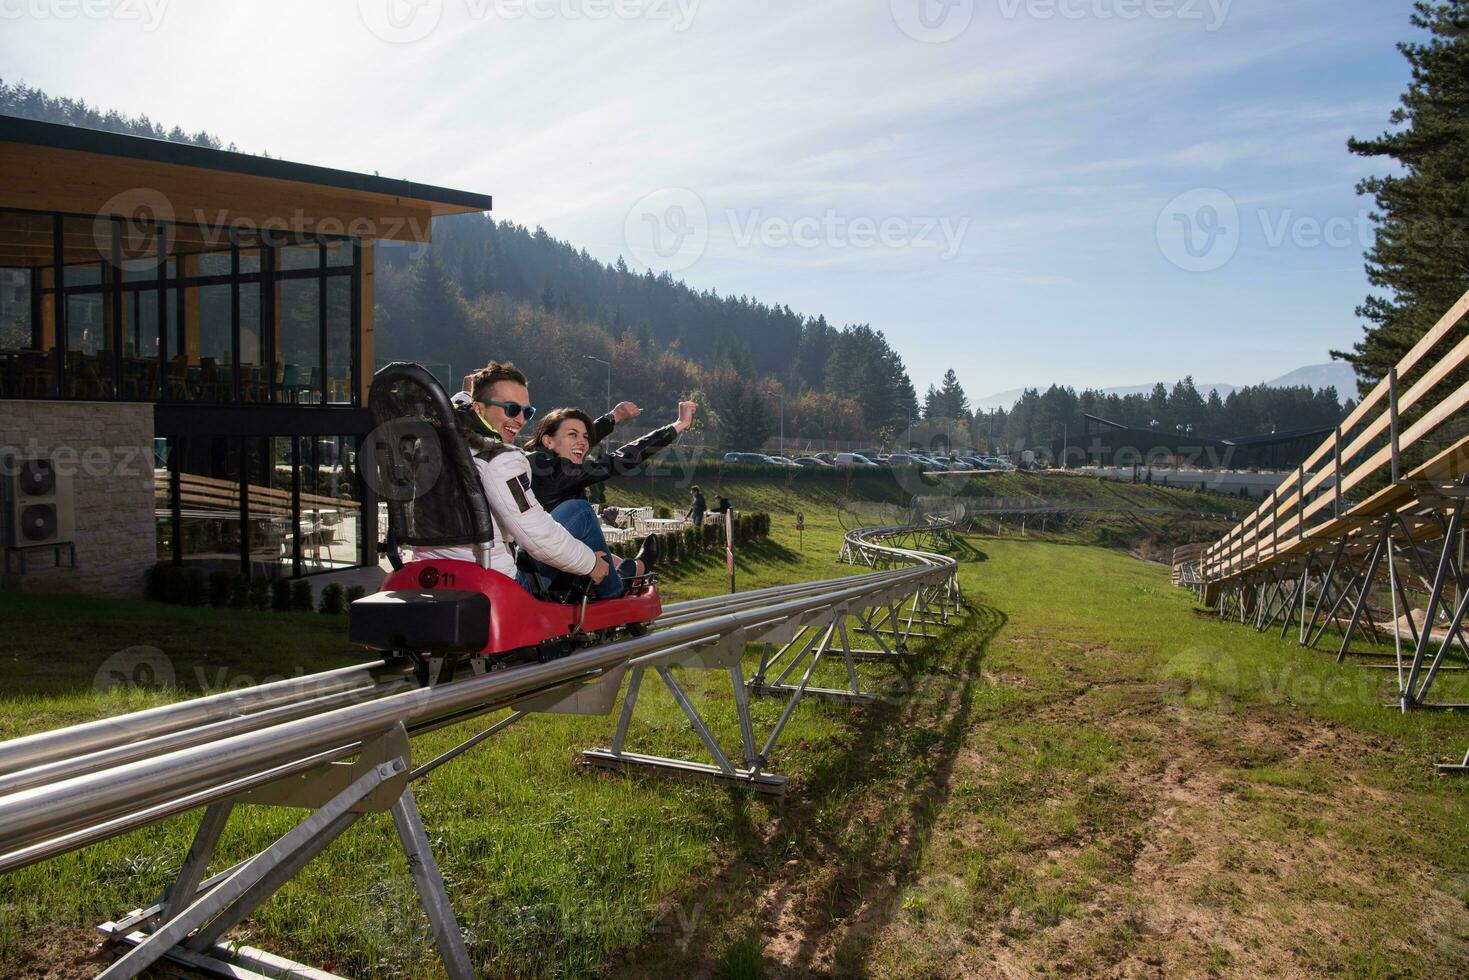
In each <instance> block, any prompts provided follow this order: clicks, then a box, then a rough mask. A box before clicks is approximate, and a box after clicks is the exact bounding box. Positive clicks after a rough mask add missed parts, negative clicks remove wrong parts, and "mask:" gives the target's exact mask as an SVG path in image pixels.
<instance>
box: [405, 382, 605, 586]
mask: <svg viewBox="0 0 1469 980" xmlns="http://www.w3.org/2000/svg"><path fill="white" fill-rule="evenodd" d="M467 380H468V381H469V385H470V390H469V391H468V392H467V393H461V394H459V395H455V396H454V403H455V405H456V406H457V407H458V410H459V416H460V420H461V422H462V423H463V424H464V427H465V431H466V433H467V435H468V440H469V447H470V450H471V451H472V452H473V453H474V465H475V469H476V470H477V471H478V473H479V478H480V484H481V486H483V487H484V491H485V499H486V500H487V501H488V502H489V505H490V514H491V516H492V518H493V520H494V524H495V542H494V546H493V548H492V550H491V553H490V567H491V568H492V569H494V570H495V571H497V572H500V573H501V574H503V575H508V576H510V577H511V578H517V579H520V580H521V584H522V585H525V584H527V583H526V581H525V579H524V578H523V577H522V576H520V575H519V574H518V569H517V568H516V564H515V556H514V553H513V552H512V551H511V545H512V544H515V543H518V544H519V545H520V546H521V547H522V548H524V549H525V550H526V551H527V552H529V553H530V555H531V557H532V558H535V559H536V560H537V561H540V562H543V563H545V564H546V565H548V566H550V567H551V568H554V569H557V570H560V571H563V572H568V573H570V574H572V575H586V576H588V577H589V578H590V579H591V580H592V583H593V584H594V585H595V586H596V588H597V595H598V596H599V597H600V598H612V597H614V596H617V595H621V594H622V592H623V589H624V586H623V581H622V575H620V574H618V572H617V571H616V570H614V568H613V566H612V564H611V559H610V558H608V556H607V554H606V542H605V541H597V540H596V538H599V537H600V528H598V529H597V533H596V534H595V535H593V534H586V535H583V537H584V538H587V539H591V540H578V538H577V537H576V536H573V534H572V533H571V532H570V531H568V530H567V529H566V528H565V527H562V526H561V525H560V524H558V523H556V521H554V520H552V518H551V515H550V514H548V513H546V511H545V509H544V508H542V507H541V505H540V504H539V503H538V502H537V501H536V498H535V494H534V493H532V492H531V481H530V463H529V461H528V460H527V459H526V457H525V453H523V452H522V451H521V450H519V449H518V448H516V446H515V444H514V441H515V437H516V436H517V435H519V433H520V430H521V429H522V428H523V427H524V426H525V423H526V422H528V421H529V420H530V419H531V418H533V417H534V416H535V407H534V406H533V405H531V402H530V389H529V387H528V385H527V381H526V377H525V375H524V374H523V373H522V372H521V371H520V370H519V369H518V368H517V367H515V365H513V364H499V363H496V362H494V361H491V362H490V363H489V364H488V365H486V366H485V367H484V368H482V369H480V370H479V371H476V372H475V373H474V374H473V375H471V376H470V378H469V379H467ZM465 394H468V398H466V397H464V395H465ZM590 509H591V508H590V505H588V510H590ZM594 545H595V547H594ZM414 558H416V559H432V558H440V559H461V560H471V561H472V560H473V557H472V554H471V552H470V549H468V548H442V549H437V550H425V551H418V552H415V554H414ZM625 564H626V563H625ZM626 570H627V569H626V568H625V569H624V571H626Z"/></svg>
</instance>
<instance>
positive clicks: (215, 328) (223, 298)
mask: <svg viewBox="0 0 1469 980" xmlns="http://www.w3.org/2000/svg"><path fill="white" fill-rule="evenodd" d="M194 291H195V290H187V291H186V292H185V295H186V297H187V295H188V293H189V292H194ZM197 292H198V300H197V305H192V304H190V303H189V302H188V301H187V300H186V301H185V304H184V309H185V312H186V314H194V315H197V317H198V329H197V332H196V331H194V330H192V329H191V330H187V331H186V333H188V334H189V335H190V336H191V337H197V350H196V351H190V352H189V396H190V397H191V398H194V399H197V400H200V401H210V402H222V401H232V400H233V399H234V372H233V365H234V360H235V345H234V340H233V338H232V336H231V334H232V332H233V331H232V323H231V318H232V314H231V302H232V301H231V291H230V287H229V286H203V287H201V288H199V289H198V290H197Z"/></svg>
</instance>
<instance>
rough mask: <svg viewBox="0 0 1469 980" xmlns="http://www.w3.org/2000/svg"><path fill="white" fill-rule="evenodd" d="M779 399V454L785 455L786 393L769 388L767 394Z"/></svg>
mask: <svg viewBox="0 0 1469 980" xmlns="http://www.w3.org/2000/svg"><path fill="white" fill-rule="evenodd" d="M768 393H769V394H772V395H774V396H775V397H777V398H779V399H780V454H781V455H782V456H784V455H785V454H786V393H785V392H784V391H780V390H777V389H775V388H771V389H770V391H769V392H768Z"/></svg>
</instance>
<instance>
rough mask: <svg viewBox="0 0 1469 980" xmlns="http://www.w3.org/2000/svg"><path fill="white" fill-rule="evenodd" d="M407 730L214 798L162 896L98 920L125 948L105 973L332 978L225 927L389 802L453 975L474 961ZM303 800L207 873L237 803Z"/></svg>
mask: <svg viewBox="0 0 1469 980" xmlns="http://www.w3.org/2000/svg"><path fill="white" fill-rule="evenodd" d="M407 744H408V737H407V733H406V731H405V730H404V729H403V727H402V725H401V724H400V725H398V726H395V727H394V728H393V729H391V730H389V731H388V732H387V733H386V734H385V735H384V736H382V737H381V738H379V739H375V740H371V741H369V742H368V743H366V744H365V745H364V746H363V749H362V752H361V754H360V757H359V759H358V761H357V762H355V763H330V764H327V765H325V766H323V767H322V768H321V769H320V770H317V771H314V772H313V773H311V774H309V775H308V776H306V777H304V778H288V779H286V780H283V781H282V782H281V783H278V784H271V785H269V786H266V787H262V788H261V789H260V790H255V791H252V792H251V793H247V794H245V795H244V796H242V797H239V798H236V799H234V800H227V801H224V802H221V803H216V804H212V805H210V806H209V807H208V808H207V809H206V810H205V812H204V816H203V818H202V819H201V820H200V823H199V828H198V830H197V831H196V833H195V835H194V841H193V844H192V845H191V846H190V848H189V853H188V856H187V857H186V858H185V860H184V863H183V865H182V867H181V868H180V870H179V874H178V876H177V878H176V879H175V881H174V883H173V884H172V885H171V886H170V887H169V888H168V890H167V891H166V892H165V893H164V895H163V896H161V897H160V899H159V901H158V902H156V903H155V904H154V905H153V906H152V907H150V908H148V909H140V910H137V911H135V912H133V913H132V914H130V915H129V916H127V917H126V918H124V919H122V920H120V921H116V922H107V923H103V924H102V925H101V926H99V927H98V928H99V930H100V931H101V932H102V933H103V934H104V935H106V936H107V937H109V938H110V939H111V940H112V941H113V942H115V943H118V944H121V945H122V946H124V947H126V952H125V953H124V954H123V955H122V957H121V958H119V959H118V960H117V961H116V962H114V963H113V964H112V965H111V966H109V967H107V968H106V969H105V970H103V971H102V972H101V973H100V974H99V975H98V977H99V980H126V978H131V977H136V976H138V975H139V974H140V973H142V972H143V971H144V970H147V969H149V968H150V967H152V966H154V965H155V964H157V963H159V962H160V961H161V960H163V959H165V958H166V959H168V960H170V961H173V962H175V963H178V964H182V965H185V966H187V967H189V968H191V969H193V970H195V971H198V972H201V973H213V974H217V975H221V976H228V977H234V978H240V980H251V978H257V977H259V978H263V977H276V976H299V977H308V978H317V980H322V978H330V977H331V974H328V973H326V972H324V971H321V970H314V969H312V968H310V967H307V966H305V965H303V964H300V963H295V962H292V961H290V960H287V959H284V958H283V957H279V956H275V955H273V954H270V953H267V952H264V951H262V950H256V949H251V948H249V947H240V946H238V945H237V944H234V943H230V942H227V941H226V940H225V936H226V934H227V933H228V932H229V931H230V930H231V929H233V928H234V927H235V926H237V925H238V924H239V923H240V922H241V921H243V920H244V919H245V918H246V917H247V916H249V915H250V914H251V913H252V912H253V911H254V910H255V909H257V908H259V907H260V905H261V904H262V903H264V902H265V901H267V900H268V899H269V898H270V897H271V896H272V895H274V894H275V893H276V892H277V891H279V890H280V888H281V887H282V886H284V885H285V884H286V883H287V882H288V881H290V880H291V879H292V878H294V877H295V876H296V875H297V874H299V873H300V871H301V870H302V869H303V868H305V867H306V865H307V864H309V863H310V862H311V861H312V860H313V859H314V858H316V857H317V856H318V855H319V854H321V853H322V852H323V851H324V850H325V849H326V848H327V847H329V846H330V845H331V844H332V842H333V841H335V840H336V839H337V838H338V837H340V836H341V835H342V834H343V833H344V832H345V831H346V830H347V829H348V828H349V827H351V826H352V825H353V824H355V823H356V822H357V821H358V820H360V819H361V818H362V817H364V816H365V815H367V814H369V813H373V812H381V811H382V810H384V809H388V810H391V812H392V814H393V821H394V824H395V826H396V827H397V830H398V836H399V840H400V843H401V844H402V847H403V853H404V856H405V857H406V859H407V862H408V868H409V871H410V873H411V874H412V875H413V879H414V886H415V888H416V889H417V891H418V895H419V900H420V902H421V904H422V906H423V909H424V912H425V913H426V914H427V916H428V919H429V923H430V925H431V926H432V928H433V932H434V937H435V941H436V943H437V945H438V949H439V954H440V956H441V958H442V959H443V962H444V967H445V971H446V974H447V976H449V977H450V978H451V980H472V978H473V977H474V975H475V974H474V970H473V968H472V966H471V964H470V960H469V953H468V951H467V949H466V948H465V946H464V940H463V937H462V936H461V935H460V932H459V927H458V924H457V923H456V921H455V919H454V913H453V909H452V906H451V905H450V902H449V897H448V892H447V890H446V889H445V887H444V881H443V876H442V875H441V874H440V872H439V869H438V865H437V863H436V862H435V861H434V858H433V854H432V852H431V851H430V850H429V846H428V835H427V833H426V831H425V830H424V827H423V820H422V817H421V816H420V815H419V812H418V807H417V804H416V802H415V801H414V799H413V794H412V790H411V789H410V787H409V761H408V755H407ZM241 802H244V803H260V804H265V805H277V806H293V807H295V806H305V807H307V808H308V809H310V810H312V811H313V812H312V813H311V814H310V815H309V816H307V817H306V818H305V819H304V820H302V821H301V822H300V823H298V824H297V825H296V826H295V827H294V828H292V829H291V830H290V831H288V832H287V833H286V834H285V835H284V836H283V837H281V838H279V839H278V840H277V841H276V842H275V843H274V844H272V845H271V846H270V847H268V848H266V849H265V850H264V851H261V852H260V853H259V854H257V855H255V856H254V857H252V858H249V859H247V860H245V861H242V862H240V863H239V864H237V865H235V866H234V867H233V868H230V869H228V870H226V871H224V872H221V873H220V874H217V875H215V876H214V877H212V878H210V879H209V880H207V881H203V882H202V883H201V879H202V877H203V874H204V871H205V869H206V867H207V866H208V863H209V860H210V858H211V857H212V856H213V854H214V850H215V847H216V845H217V844H218V842H219V839H220V837H221V835H222V833H223V831H224V829H225V825H226V824H227V822H228V820H229V817H230V815H231V813H232V812H233V809H234V807H235V806H236V805H237V804H238V803H241Z"/></svg>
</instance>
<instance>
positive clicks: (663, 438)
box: [528, 415, 678, 511]
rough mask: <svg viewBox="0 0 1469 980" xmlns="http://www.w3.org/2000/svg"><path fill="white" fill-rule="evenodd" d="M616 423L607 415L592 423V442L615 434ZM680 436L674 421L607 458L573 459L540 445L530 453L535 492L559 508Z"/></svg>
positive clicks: (543, 502)
mask: <svg viewBox="0 0 1469 980" xmlns="http://www.w3.org/2000/svg"><path fill="white" fill-rule="evenodd" d="M614 425H616V423H615V422H613V421H612V416H610V415H603V416H602V417H601V418H599V419H597V420H596V421H594V422H593V423H592V431H591V432H590V433H588V441H589V442H590V443H591V445H592V446H595V445H597V444H598V443H599V442H601V441H602V440H603V439H605V438H607V436H609V435H611V434H612V429H613V426H614ZM677 438H678V430H677V429H675V428H674V427H673V425H672V424H669V425H665V426H663V428H661V429H654V430H653V431H652V432H649V433H648V434H647V435H645V436H643V437H642V438H640V439H634V440H633V441H632V442H630V443H628V444H627V445H625V446H622V447H620V448H618V449H614V450H613V451H612V452H610V453H608V454H607V457H606V458H605V459H599V460H586V461H584V462H581V463H573V462H572V461H571V460H569V459H566V458H564V457H562V456H557V455H556V454H555V453H552V452H548V451H547V450H544V449H537V450H535V451H533V452H531V453H529V454H528V455H529V456H530V486H531V492H532V493H534V494H535V495H536V499H537V500H539V501H540V502H541V506H542V507H544V508H546V510H548V511H550V510H555V509H556V507H557V505H559V504H561V503H564V502H565V501H568V500H573V499H576V498H582V499H585V497H586V490H587V487H589V486H591V485H592V484H594V483H601V482H603V481H604V480H610V479H612V478H613V477H615V476H621V475H622V474H624V473H626V472H628V471H629V470H634V469H637V468H638V467H639V466H641V465H642V464H643V462H644V461H646V460H647V459H648V457H650V456H652V455H653V454H654V453H656V452H658V450H660V449H663V448H664V447H666V446H671V445H673V442H674V440H676V439H677ZM589 448H590V447H589Z"/></svg>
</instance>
